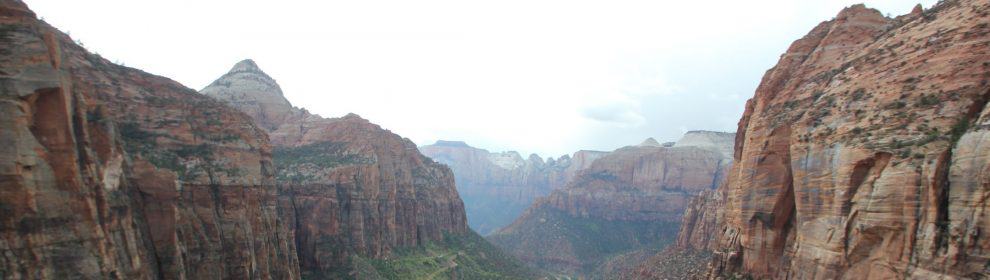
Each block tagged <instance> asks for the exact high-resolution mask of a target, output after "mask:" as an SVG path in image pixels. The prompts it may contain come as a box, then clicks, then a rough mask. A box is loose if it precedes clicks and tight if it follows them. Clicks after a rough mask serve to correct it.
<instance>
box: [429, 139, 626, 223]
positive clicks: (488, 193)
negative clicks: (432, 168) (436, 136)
mask: <svg viewBox="0 0 990 280" xmlns="http://www.w3.org/2000/svg"><path fill="white" fill-rule="evenodd" d="M419 149H420V151H421V152H422V153H423V154H424V155H426V156H428V157H430V158H433V159H434V160H436V161H438V162H440V163H443V164H446V165H447V166H450V169H451V170H453V172H454V177H455V178H457V191H458V192H459V193H460V195H461V198H463V199H464V202H465V204H466V208H465V210H466V212H467V217H468V223H469V224H470V226H471V228H473V229H474V230H476V231H478V232H480V233H482V234H490V233H493V232H494V231H496V230H498V229H499V228H501V227H503V226H506V225H508V224H509V223H511V222H512V221H513V220H515V219H516V218H518V217H519V215H520V214H522V212H523V210H525V209H526V207H529V205H530V204H532V202H533V200H534V199H536V198H538V197H544V196H546V195H547V194H549V193H550V191H552V190H554V189H557V188H560V187H561V186H563V185H564V184H565V183H566V182H567V181H568V180H570V178H572V177H573V175H574V174H576V173H577V172H578V171H579V170H581V169H583V168H587V167H588V166H589V165H590V164H591V162H592V161H594V160H595V159H596V158H598V157H601V156H603V155H605V154H606V153H605V152H596V151H580V152H576V153H574V157H573V158H571V157H570V156H567V155H565V156H562V157H560V158H559V159H553V158H548V159H547V160H546V161H544V160H543V159H542V158H540V157H539V156H537V155H530V157H529V159H528V160H527V159H523V158H522V156H520V155H519V153H517V152H511V151H510V152H501V153H491V152H488V151H487V150H483V149H478V148H474V147H471V146H468V145H467V144H465V143H464V142H460V141H437V143H436V144H433V145H427V146H422V147H420V148H419Z"/></svg>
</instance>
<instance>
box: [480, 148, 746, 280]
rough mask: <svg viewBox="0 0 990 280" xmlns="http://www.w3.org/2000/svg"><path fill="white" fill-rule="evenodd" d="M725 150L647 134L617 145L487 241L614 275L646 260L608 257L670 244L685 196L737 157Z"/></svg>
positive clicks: (566, 269)
mask: <svg viewBox="0 0 990 280" xmlns="http://www.w3.org/2000/svg"><path fill="white" fill-rule="evenodd" d="M729 135H730V137H731V134H729ZM688 137H689V136H685V138H688ZM723 144H727V143H723ZM721 149H722V148H719V147H709V146H705V147H696V146H686V145H685V146H680V147H663V146H662V145H660V144H659V143H657V142H656V141H655V140H652V139H649V140H647V141H644V143H643V144H640V145H637V146H627V147H624V148H621V149H618V150H615V151H613V152H610V153H608V154H607V155H605V156H603V157H601V158H599V159H597V160H594V161H593V162H592V163H591V165H590V167H588V168H587V169H585V170H583V171H581V172H579V174H578V175H577V176H576V177H575V178H574V179H573V180H571V182H570V183H568V184H567V185H566V186H565V187H564V188H562V189H559V190H556V191H553V192H552V193H551V194H550V195H549V196H547V197H544V198H539V199H537V200H536V202H534V203H533V205H532V206H530V208H529V209H527V210H526V212H525V213H524V214H523V215H522V216H521V217H519V219H517V220H516V221H515V222H513V223H512V224H511V225H509V226H507V227H505V228H503V229H502V230H500V231H499V232H498V233H496V234H494V235H492V236H490V238H489V239H490V240H492V241H493V243H495V244H496V245H498V246H500V247H502V248H505V249H506V251H508V252H510V253H513V254H515V255H516V256H517V257H519V258H520V259H521V260H523V261H525V262H529V263H532V264H534V265H536V266H538V267H541V268H543V269H547V270H550V271H553V272H557V273H564V274H570V275H582V276H585V277H592V278H597V277H609V276H608V275H607V274H609V273H605V272H603V270H619V269H617V268H611V267H614V266H616V265H617V264H619V263H620V262H627V263H632V262H638V261H641V258H640V257H634V256H632V255H628V256H626V257H625V259H624V260H623V261H619V262H617V261H613V262H609V259H610V258H612V257H613V256H616V255H620V254H626V253H633V254H634V255H641V256H643V257H646V256H649V254H646V253H644V252H634V251H637V250H641V249H648V250H653V249H660V248H662V247H663V246H665V245H666V244H667V243H670V242H672V240H673V239H674V237H675V236H676V231H677V228H678V226H677V224H678V222H679V221H680V220H681V214H682V212H683V211H684V209H685V208H687V202H688V201H690V199H691V198H692V197H693V196H694V195H695V194H697V193H698V192H700V191H704V190H711V189H713V188H714V186H715V184H716V183H717V182H718V181H719V180H721V179H720V178H721V177H722V173H723V169H724V168H725V167H726V166H727V165H728V164H729V162H731V160H730V159H729V158H726V157H725V156H724V155H723V154H722V153H721V152H719V150H721Z"/></svg>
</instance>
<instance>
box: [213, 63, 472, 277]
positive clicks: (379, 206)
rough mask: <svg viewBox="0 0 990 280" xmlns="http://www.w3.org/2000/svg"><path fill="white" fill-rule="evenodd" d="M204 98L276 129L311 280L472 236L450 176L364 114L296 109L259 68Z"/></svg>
mask: <svg viewBox="0 0 990 280" xmlns="http://www.w3.org/2000/svg"><path fill="white" fill-rule="evenodd" d="M201 92H202V93H203V94H206V95H209V96H211V97H214V98H216V99H218V100H221V101H224V102H227V103H228V104H231V105H232V106H234V107H236V108H239V109H241V110H243V111H244V112H245V113H247V114H248V115H250V116H251V117H252V118H254V119H255V120H257V121H258V122H259V123H263V124H267V125H266V128H267V129H268V130H269V132H270V135H271V142H272V144H273V145H274V146H275V148H274V159H275V165H276V169H277V171H276V172H277V176H276V177H277V179H278V181H279V186H280V189H281V196H280V199H281V206H282V212H283V213H284V214H285V217H286V220H287V221H292V230H293V231H294V235H295V237H296V242H297V244H298V246H297V247H298V248H299V261H300V264H301V265H302V269H303V272H304V273H306V274H307V275H313V276H321V275H322V276H326V275H328V274H330V273H334V272H339V271H342V270H346V269H348V268H347V266H348V265H349V262H350V259H349V258H350V257H351V256H354V255H355V254H357V255H360V256H364V257H372V258H385V257H388V256H389V255H390V254H391V253H392V251H393V249H396V248H399V247H407V246H417V245H423V244H425V243H426V242H429V241H436V240H441V239H442V238H443V237H444V234H447V233H453V234H460V233H466V232H467V231H468V230H469V229H468V228H467V224H466V218H465V214H464V205H463V203H462V202H461V199H460V197H459V196H458V194H457V190H456V189H455V188H454V176H453V174H452V173H451V171H450V170H449V169H448V168H447V167H445V166H444V165H442V164H439V163H436V162H433V161H432V160H430V159H429V158H427V157H425V156H423V155H421V154H420V153H419V151H418V150H417V147H416V145H415V144H413V143H412V142H411V141H409V140H408V139H405V138H402V137H400V136H398V135H396V134H394V133H392V132H390V131H388V130H385V129H382V128H381V127H379V126H378V125H375V124H372V123H371V122H369V121H367V120H365V119H362V118H361V117H359V116H357V115H355V114H349V115H347V116H345V117H342V118H323V117H320V116H318V115H313V114H310V113H309V112H307V111H305V110H304V109H300V108H294V107H291V104H289V102H288V101H286V100H285V98H284V97H283V96H282V91H281V89H280V88H279V87H278V84H277V83H275V81H274V79H272V78H271V77H269V76H268V75H267V74H265V73H264V72H262V71H261V70H260V69H259V68H258V67H257V65H256V64H255V63H254V62H253V61H250V60H245V61H242V62H240V63H238V64H237V65H235V66H234V67H233V68H232V69H231V71H230V72H229V73H227V74H226V75H224V76H223V77H221V78H220V79H218V80H217V81H216V82H214V83H213V84H211V85H210V86H208V87H207V88H205V89H203V90H202V91H201Z"/></svg>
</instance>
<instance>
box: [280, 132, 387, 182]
mask: <svg viewBox="0 0 990 280" xmlns="http://www.w3.org/2000/svg"><path fill="white" fill-rule="evenodd" d="M346 148H347V147H346V145H345V144H344V143H338V142H329V141H328V142H320V143H314V144H309V145H304V146H299V147H275V149H274V151H272V160H273V161H274V162H275V167H276V169H277V170H278V171H277V172H276V176H275V177H276V179H278V180H282V181H291V182H299V181H306V180H311V179H313V178H312V176H311V175H309V174H305V173H304V172H298V169H299V167H302V166H310V167H315V168H317V169H330V168H335V167H338V166H344V165H351V164H367V163H372V160H371V159H367V158H364V157H362V156H360V155H357V154H351V153H348V152H347V150H346Z"/></svg>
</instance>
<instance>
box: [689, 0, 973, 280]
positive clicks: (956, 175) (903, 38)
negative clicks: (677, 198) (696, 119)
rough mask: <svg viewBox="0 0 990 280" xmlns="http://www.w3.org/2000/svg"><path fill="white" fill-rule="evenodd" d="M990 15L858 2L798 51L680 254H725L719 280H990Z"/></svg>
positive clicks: (956, 5)
mask: <svg viewBox="0 0 990 280" xmlns="http://www.w3.org/2000/svg"><path fill="white" fill-rule="evenodd" d="M988 13H990V2H987V1H977V0H962V1H944V2H942V3H940V4H938V5H936V6H935V7H934V8H932V9H930V10H926V11H922V10H921V9H920V8H918V9H915V11H914V12H912V13H911V14H908V15H904V16H900V17H897V18H886V17H884V16H883V15H882V14H881V13H880V12H878V11H876V10H872V9H868V8H866V7H864V6H862V5H856V6H852V7H849V8H846V9H845V10H843V11H842V12H840V13H839V14H838V16H836V17H835V18H834V19H832V20H829V21H826V22H823V23H821V24H820V25H818V26H817V27H816V28H814V29H813V30H812V31H811V32H810V33H809V34H808V35H806V36H805V37H804V38H802V39H800V40H798V41H796V42H794V43H793V44H792V45H791V47H790V48H789V49H788V50H787V52H786V53H785V54H784V55H783V56H781V59H780V61H779V62H778V64H777V66H776V67H774V68H773V69H771V70H769V71H768V72H767V73H766V76H764V78H763V81H762V83H761V84H760V86H759V87H758V89H757V90H756V95H755V96H754V97H753V98H752V99H751V100H750V101H749V102H748V103H747V107H746V111H745V113H744V115H743V117H742V119H741V120H740V122H739V130H738V133H737V137H736V144H735V163H734V166H733V167H732V169H731V171H730V172H729V174H728V176H727V177H728V180H727V183H726V184H725V185H724V186H723V187H721V188H719V189H718V191H716V192H712V193H708V194H706V195H705V196H704V197H702V198H699V199H698V200H697V201H696V202H695V203H694V205H693V206H692V207H691V210H689V211H688V212H687V214H686V215H685V216H684V222H682V225H684V226H685V228H682V230H681V236H680V237H679V244H680V245H681V246H683V247H686V248H708V249H714V250H715V252H714V255H713V261H712V263H711V271H710V272H709V275H708V276H710V277H719V276H727V275H734V274H738V275H749V276H752V277H755V278H791V279H836V278H852V279H888V278H917V279H937V278H945V279H950V278H985V277H988V270H987V263H988V261H990V253H988V252H990V238H988V237H987V236H986V234H985V233H986V232H988V230H990V219H988V218H987V216H986V215H984V214H983V213H984V212H985V211H986V209H988V206H987V200H986V199H983V198H984V197H986V196H987V193H988V186H990V175H988V174H990V162H988V159H990V149H988V148H987V147H990V146H987V144H988V143H990V142H988V141H990V140H988V139H990V138H988V137H990V109H987V106H986V104H987V100H988V98H990V85H988V80H990V25H988V16H987V15H988Z"/></svg>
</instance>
